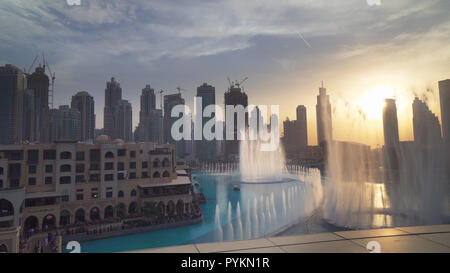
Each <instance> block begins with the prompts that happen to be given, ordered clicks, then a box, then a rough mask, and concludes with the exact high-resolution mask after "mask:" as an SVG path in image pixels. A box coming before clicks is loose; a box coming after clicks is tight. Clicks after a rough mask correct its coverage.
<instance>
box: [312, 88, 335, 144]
mask: <svg viewBox="0 0 450 273" xmlns="http://www.w3.org/2000/svg"><path fill="white" fill-rule="evenodd" d="M316 121H317V143H318V144H319V145H320V144H322V143H323V142H329V141H331V140H333V124H332V119H331V104H330V97H329V96H328V95H327V90H326V88H324V87H323V83H322V87H320V88H319V96H317V104H316Z"/></svg>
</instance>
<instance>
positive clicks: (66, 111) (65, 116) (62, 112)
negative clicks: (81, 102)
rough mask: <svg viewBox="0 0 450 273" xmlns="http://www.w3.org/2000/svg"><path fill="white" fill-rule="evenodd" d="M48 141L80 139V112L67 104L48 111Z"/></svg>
mask: <svg viewBox="0 0 450 273" xmlns="http://www.w3.org/2000/svg"><path fill="white" fill-rule="evenodd" d="M48 116H49V125H48V127H49V133H48V136H49V141H50V142H54V141H58V140H73V141H80V140H81V113H80V111H78V109H73V108H70V107H69V105H61V106H60V107H59V109H51V110H50V111H49V115H48Z"/></svg>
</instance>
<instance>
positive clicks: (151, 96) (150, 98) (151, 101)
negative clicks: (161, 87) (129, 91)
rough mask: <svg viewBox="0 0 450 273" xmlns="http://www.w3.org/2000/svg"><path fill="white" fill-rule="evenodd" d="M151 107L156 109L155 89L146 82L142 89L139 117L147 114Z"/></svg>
mask: <svg viewBox="0 0 450 273" xmlns="http://www.w3.org/2000/svg"><path fill="white" fill-rule="evenodd" d="M153 109H156V96H155V89H153V88H151V87H150V85H149V84H147V85H146V86H145V88H144V89H142V94H141V110H140V112H139V118H142V117H145V116H148V115H149V114H150V111H151V110H153Z"/></svg>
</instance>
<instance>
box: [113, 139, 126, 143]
mask: <svg viewBox="0 0 450 273" xmlns="http://www.w3.org/2000/svg"><path fill="white" fill-rule="evenodd" d="M113 143H114V144H124V143H125V141H123V140H122V139H120V138H116V139H114V141H113Z"/></svg>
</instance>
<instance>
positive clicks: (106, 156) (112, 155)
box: [105, 152, 114, 158]
mask: <svg viewBox="0 0 450 273" xmlns="http://www.w3.org/2000/svg"><path fill="white" fill-rule="evenodd" d="M105 158H114V154H113V153H112V152H107V153H106V154H105Z"/></svg>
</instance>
